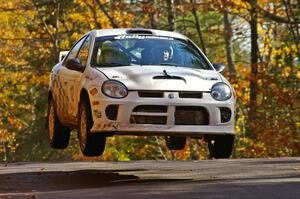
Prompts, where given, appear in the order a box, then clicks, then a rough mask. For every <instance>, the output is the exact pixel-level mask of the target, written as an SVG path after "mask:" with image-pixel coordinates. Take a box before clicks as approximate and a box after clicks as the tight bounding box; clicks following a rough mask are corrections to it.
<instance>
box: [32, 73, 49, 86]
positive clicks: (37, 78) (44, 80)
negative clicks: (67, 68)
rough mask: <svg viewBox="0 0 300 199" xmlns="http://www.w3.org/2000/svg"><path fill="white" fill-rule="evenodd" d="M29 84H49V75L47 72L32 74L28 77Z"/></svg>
mask: <svg viewBox="0 0 300 199" xmlns="http://www.w3.org/2000/svg"><path fill="white" fill-rule="evenodd" d="M30 84H33V85H35V84H43V85H48V84H49V75H48V74H44V75H36V74H33V75H32V76H31V79H30Z"/></svg>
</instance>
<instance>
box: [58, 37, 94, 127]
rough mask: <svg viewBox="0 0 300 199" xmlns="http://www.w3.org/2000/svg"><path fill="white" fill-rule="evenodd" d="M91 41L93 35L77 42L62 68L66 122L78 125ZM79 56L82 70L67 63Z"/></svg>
mask: <svg viewBox="0 0 300 199" xmlns="http://www.w3.org/2000/svg"><path fill="white" fill-rule="evenodd" d="M90 42H91V37H90V36H86V37H83V38H82V39H81V40H79V41H78V42H77V44H76V45H75V46H74V47H73V48H72V50H71V51H70V53H69V55H68V57H67V58H66V60H65V62H64V63H63V67H62V68H61V70H60V73H59V74H60V81H62V82H61V83H62V85H63V88H64V90H65V95H64V96H63V101H64V115H65V117H64V122H65V123H68V124H71V125H76V123H77V106H78V102H77V101H78V100H77V99H78V96H77V95H78V93H79V91H78V90H79V89H80V82H81V79H82V76H83V72H82V71H84V68H85V67H86V63H87V58H88V50H89V46H90ZM72 58H78V59H79V61H80V63H81V65H82V67H83V69H82V70H81V71H78V70H74V69H71V68H68V67H67V66H66V63H67V61H68V60H69V59H72Z"/></svg>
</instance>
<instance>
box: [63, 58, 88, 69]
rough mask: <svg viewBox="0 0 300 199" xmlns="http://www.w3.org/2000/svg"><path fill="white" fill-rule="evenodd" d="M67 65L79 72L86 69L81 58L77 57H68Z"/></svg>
mask: <svg viewBox="0 0 300 199" xmlns="http://www.w3.org/2000/svg"><path fill="white" fill-rule="evenodd" d="M66 67H67V68H69V69H71V70H76V71H79V72H83V71H84V66H82V65H81V63H80V60H79V59H77V58H71V59H68V60H67V62H66Z"/></svg>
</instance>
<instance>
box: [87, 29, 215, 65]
mask: <svg viewBox="0 0 300 199" xmlns="http://www.w3.org/2000/svg"><path fill="white" fill-rule="evenodd" d="M92 65H94V66H96V67H113V66H129V65H141V66H142V65H163V66H168V65H169V66H179V67H188V68H197V69H205V70H212V68H211V67H210V65H209V64H208V62H207V61H206V60H205V58H204V57H203V55H202V54H201V53H200V52H199V50H198V49H197V48H196V47H195V46H194V45H193V44H191V43H190V42H187V41H185V40H180V39H175V38H172V37H161V36H153V35H121V36H110V37H99V38H97V39H96V43H95V47H94V52H93V57H92Z"/></svg>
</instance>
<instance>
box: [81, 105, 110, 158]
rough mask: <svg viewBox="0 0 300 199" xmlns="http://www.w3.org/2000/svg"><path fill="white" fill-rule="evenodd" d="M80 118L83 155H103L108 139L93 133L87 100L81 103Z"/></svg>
mask: <svg viewBox="0 0 300 199" xmlns="http://www.w3.org/2000/svg"><path fill="white" fill-rule="evenodd" d="M78 117H79V118H78V137H79V144H80V149H81V152H82V154H83V155H85V156H90V157H92V156H100V155H102V154H103V152H104V149H105V143H106V137H105V136H104V135H101V134H100V133H91V128H92V126H93V119H92V114H91V108H90V103H89V102H87V100H85V101H82V102H81V103H80V109H79V115H78Z"/></svg>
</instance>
